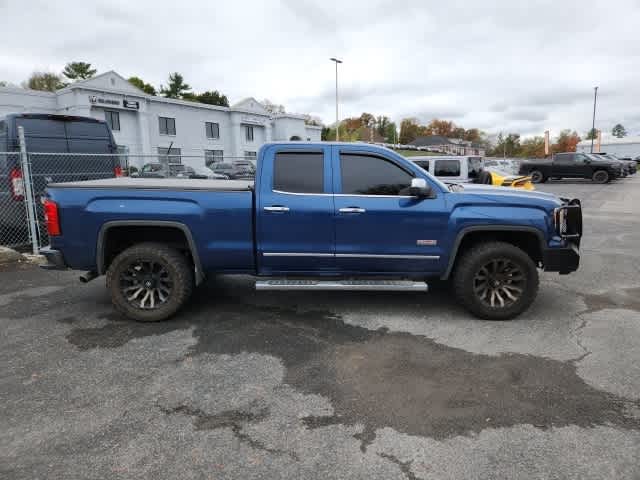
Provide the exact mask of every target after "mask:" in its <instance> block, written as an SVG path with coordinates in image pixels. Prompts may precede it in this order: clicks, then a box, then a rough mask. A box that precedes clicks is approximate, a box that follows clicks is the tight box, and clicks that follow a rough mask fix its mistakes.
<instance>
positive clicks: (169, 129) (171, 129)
mask: <svg viewBox="0 0 640 480" xmlns="http://www.w3.org/2000/svg"><path fill="white" fill-rule="evenodd" d="M158 123H159V124H160V135H175V134H176V119H175V118H169V117H158Z"/></svg>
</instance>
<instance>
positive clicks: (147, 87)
mask: <svg viewBox="0 0 640 480" xmlns="http://www.w3.org/2000/svg"><path fill="white" fill-rule="evenodd" d="M127 80H128V82H129V83H130V84H131V85H133V86H135V87H138V88H139V89H140V90H142V91H143V92H144V93H146V94H147V95H154V96H155V95H156V89H155V87H154V86H153V85H151V84H150V83H145V82H144V80H142V79H141V78H140V77H129V78H128V79H127Z"/></svg>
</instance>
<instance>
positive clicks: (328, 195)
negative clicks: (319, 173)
mask: <svg viewBox="0 0 640 480" xmlns="http://www.w3.org/2000/svg"><path fill="white" fill-rule="evenodd" d="M271 192H272V193H281V194H283V195H306V196H312V197H365V198H415V197H413V196H411V195H358V194H355V193H297V192H283V191H282V190H271Z"/></svg>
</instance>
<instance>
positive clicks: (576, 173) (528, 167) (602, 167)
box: [520, 152, 626, 183]
mask: <svg viewBox="0 0 640 480" xmlns="http://www.w3.org/2000/svg"><path fill="white" fill-rule="evenodd" d="M520 174H521V175H529V176H530V177H531V181H532V182H533V183H544V182H546V181H547V180H548V179H550V178H554V179H556V178H557V179H560V178H586V179H591V180H593V181H594V182H595V183H608V182H610V181H611V180H613V179H615V178H619V177H622V176H626V174H625V168H624V167H623V164H622V162H620V161H617V160H610V159H608V158H604V157H601V156H599V155H593V154H589V153H574V152H566V153H556V154H555V155H554V156H553V159H552V160H530V161H527V162H523V163H522V165H521V166H520Z"/></svg>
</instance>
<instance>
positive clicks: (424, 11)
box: [0, 0, 640, 135]
mask: <svg viewBox="0 0 640 480" xmlns="http://www.w3.org/2000/svg"><path fill="white" fill-rule="evenodd" d="M637 25H640V3H639V2H638V1H635V0H620V1H619V2H616V7H615V8H602V6H601V4H599V3H597V2H596V1H595V0H589V1H579V0H566V1H563V2H555V1H553V0H535V1H532V2H528V3H527V4H526V5H525V4H522V3H521V2H505V1H501V0H486V1H484V2H481V3H475V2H468V1H465V0H449V1H447V2H444V3H443V2H438V3H436V2H434V1H433V2H432V1H425V0H379V1H376V0H366V1H365V0H352V1H349V2H346V1H344V0H341V1H337V0H325V1H319V0H280V1H279V2H275V1H274V2H261V1H258V0H254V1H247V2H207V1H205V0H200V1H198V0H194V1H192V2H185V3H184V4H180V5H179V6H176V5H169V4H164V3H162V2H157V1H151V0H138V1H136V2H132V1H130V0H109V1H107V0H95V1H93V2H86V1H83V0H69V1H67V2H65V4H64V8H61V7H60V6H59V5H57V4H53V3H51V2H48V1H45V0H32V1H30V2H27V3H26V4H25V3H24V2H20V1H18V0H5V1H4V2H2V1H0V31H2V32H3V34H4V35H3V36H4V38H5V39H6V40H5V43H4V45H3V46H4V49H3V50H2V51H1V52H0V80H7V81H10V82H13V83H20V82H21V81H22V80H24V79H25V78H26V77H27V76H28V75H29V74H30V73H31V72H32V71H33V70H54V71H60V70H62V68H63V66H64V64H65V63H66V62H69V61H74V60H82V61H88V62H91V63H92V64H94V66H96V67H97V68H98V69H99V71H105V70H111V69H113V70H116V71H118V72H119V73H121V74H122V75H124V76H130V75H137V76H139V77H141V78H143V79H144V80H145V81H147V82H151V83H153V84H154V85H156V86H159V84H161V83H166V79H167V76H168V74H169V72H172V71H178V72H181V73H183V75H184V76H185V79H186V81H187V82H188V83H189V84H191V85H192V86H193V87H194V89H196V90H205V89H218V90H220V91H222V92H224V93H225V94H227V95H228V96H229V97H230V100H231V101H232V102H233V101H237V100H239V99H241V98H244V97H246V96H249V95H251V96H255V97H257V98H269V99H271V100H272V101H274V102H277V103H281V104H284V105H285V106H286V107H287V109H288V110H290V111H296V112H308V113H311V114H314V115H319V116H320V117H321V118H323V119H324V121H326V122H331V121H333V118H334V101H335V84H334V82H335V70H334V67H335V66H334V64H333V63H332V62H330V61H329V57H332V56H335V55H337V56H339V57H340V58H342V59H343V60H344V63H343V64H341V65H340V66H339V90H340V112H341V116H342V117H345V116H357V115H359V114H360V113H362V112H363V111H367V112H370V113H373V114H376V115H388V116H390V117H391V118H392V119H393V120H395V121H399V120H400V119H401V118H402V117H405V116H412V117H418V118H419V119H420V120H422V121H429V120H430V119H431V118H434V117H440V118H444V119H447V120H453V121H455V122H456V123H458V124H460V125H462V126H464V127H466V128H471V127H478V128H482V129H485V130H486V131H488V132H489V133H496V132H499V131H520V132H521V133H523V135H529V134H542V132H543V131H544V130H546V129H550V130H551V131H552V133H553V132H557V131H559V130H561V129H563V128H572V129H576V130H577V131H578V132H579V133H584V132H586V131H587V130H588V129H589V128H590V126H591V114H592V106H593V103H592V102H593V87H594V86H595V85H598V86H599V87H600V89H599V92H598V93H599V100H598V115H597V120H596V125H597V126H598V128H602V129H603V130H605V131H608V130H610V129H611V127H612V126H613V125H614V124H615V123H618V122H619V123H622V124H624V125H625V127H626V128H627V130H628V131H629V132H640V118H638V114H637V99H638V98H640V82H638V81H637V79H638V78H640V42H638V41H637ZM25 26H28V35H25V34H24V33H25V28H26V27H25ZM15 39H19V40H15Z"/></svg>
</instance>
